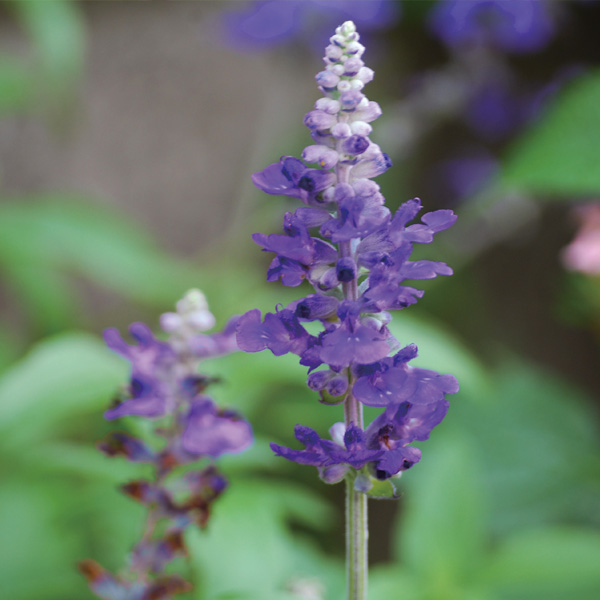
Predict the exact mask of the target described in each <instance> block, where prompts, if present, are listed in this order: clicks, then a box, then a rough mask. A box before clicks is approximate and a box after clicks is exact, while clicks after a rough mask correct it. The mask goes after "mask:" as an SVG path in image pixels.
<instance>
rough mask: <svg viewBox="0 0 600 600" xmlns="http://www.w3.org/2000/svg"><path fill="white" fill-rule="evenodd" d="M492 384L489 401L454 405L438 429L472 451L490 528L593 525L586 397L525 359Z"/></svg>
mask: <svg viewBox="0 0 600 600" xmlns="http://www.w3.org/2000/svg"><path fill="white" fill-rule="evenodd" d="M495 379H496V384H495V389H494V393H493V394H491V395H490V396H489V397H488V398H487V402H485V403H471V402H461V403H456V405H453V407H452V409H451V412H450V415H449V416H448V418H447V419H446V420H445V421H444V423H443V424H442V425H441V426H440V427H449V428H452V429H453V430H454V431H455V432H456V434H457V435H462V436H464V437H466V438H470V439H471V440H472V443H473V445H474V447H476V448H477V454H478V457H479V459H480V460H481V462H482V464H483V465H485V469H483V471H482V473H481V485H482V486H483V487H484V488H485V489H486V491H487V494H488V499H489V504H490V517H491V519H492V526H493V531H494V532H497V533H500V532H506V531H509V530H516V529H518V528H522V527H523V526H526V525H528V526H533V525H536V524H541V523H549V522H552V521H553V520H558V521H560V520H564V519H573V518H575V519H579V520H580V519H582V518H583V519H587V520H589V519H594V518H595V519H596V520H597V509H596V508H594V507H597V506H598V503H599V502H600V490H599V487H598V484H597V482H598V461H597V458H596V457H597V456H599V455H600V448H599V444H598V439H597V427H596V425H595V419H594V416H593V412H592V411H591V409H590V406H591V402H590V399H589V398H587V397H586V396H585V395H584V394H583V393H582V392H581V391H580V390H578V389H577V387H576V386H575V385H573V384H572V383H569V382H566V381H563V380H561V379H560V378H559V377H557V376H556V375H554V374H550V373H548V372H544V371H542V370H539V369H537V368H535V367H533V366H532V365H529V364H527V363H526V362H524V361H519V362H516V361H506V362H505V363H504V364H503V366H502V367H501V368H500V369H499V370H498V372H497V374H496V377H495ZM419 467H420V465H419Z"/></svg>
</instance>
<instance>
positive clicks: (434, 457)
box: [395, 431, 485, 597]
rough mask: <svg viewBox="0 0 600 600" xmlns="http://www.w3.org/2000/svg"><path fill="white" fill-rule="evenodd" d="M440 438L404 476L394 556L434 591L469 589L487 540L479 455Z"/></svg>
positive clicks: (457, 440)
mask: <svg viewBox="0 0 600 600" xmlns="http://www.w3.org/2000/svg"><path fill="white" fill-rule="evenodd" d="M440 433H441V432H438V434H437V437H436V439H435V442H436V443H435V445H433V447H432V442H428V444H429V445H428V446H427V450H426V453H425V452H424V460H423V461H422V462H421V463H419V464H418V465H416V466H415V468H414V470H412V469H411V471H409V472H408V473H406V474H405V478H406V482H407V483H408V486H407V487H408V491H407V493H406V508H405V510H404V512H403V518H402V519H401V521H400V523H399V527H398V528H397V529H396V533H395V539H396V553H397V554H399V555H400V556H402V557H403V559H404V564H405V565H406V566H407V567H408V568H410V570H411V571H412V572H413V573H414V574H415V575H416V576H418V578H419V580H420V585H423V586H424V589H430V590H442V589H446V588H447V589H460V588H461V587H462V586H463V585H464V584H465V583H467V582H468V581H469V578H470V576H471V573H473V572H474V571H476V570H477V568H478V565H479V563H480V562H481V559H482V550H483V547H484V536H485V530H484V506H483V502H482V498H481V497H480V496H481V490H480V487H479V485H478V483H477V477H478V469H477V468H476V463H475V461H474V454H475V452H474V450H473V448H471V447H470V446H469V445H468V444H467V443H466V442H465V441H464V440H463V439H461V438H460V437H459V436H456V435H452V434H450V433H448V432H447V431H446V432H445V435H440ZM449 597H453V596H449Z"/></svg>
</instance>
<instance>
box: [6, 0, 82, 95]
mask: <svg viewBox="0 0 600 600" xmlns="http://www.w3.org/2000/svg"><path fill="white" fill-rule="evenodd" d="M12 8H13V10H15V12H16V14H17V17H18V18H19V20H20V21H21V22H22V24H23V26H24V27H25V29H26V30H27V32H28V33H29V35H30V36H31V40H32V42H33V45H34V48H35V50H36V54H37V59H38V62H39V65H40V66H41V69H42V70H41V73H42V77H43V83H44V84H45V85H46V86H51V89H50V91H57V89H58V90H60V88H64V87H65V86H70V85H71V84H72V83H73V81H74V80H75V78H76V77H77V76H78V75H79V74H80V73H81V70H82V67H83V57H84V51H85V28H84V22H83V15H82V13H81V11H80V9H79V7H78V6H77V4H76V3H74V2H68V1H64V0H53V1H52V2H47V1H42V0H33V1H30V2H13V3H12ZM46 91H48V89H47V88H46Z"/></svg>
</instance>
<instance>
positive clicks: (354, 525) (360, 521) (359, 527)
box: [346, 477, 369, 600]
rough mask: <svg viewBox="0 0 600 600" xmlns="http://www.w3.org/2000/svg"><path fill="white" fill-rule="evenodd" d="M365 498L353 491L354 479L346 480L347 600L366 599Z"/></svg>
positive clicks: (367, 533)
mask: <svg viewBox="0 0 600 600" xmlns="http://www.w3.org/2000/svg"><path fill="white" fill-rule="evenodd" d="M368 537H369V532H368V528H367V496H366V494H363V493H362V492H356V491H355V490H354V477H348V478H347V479H346V578H347V590H348V596H347V599H348V600H366V598H367V575H368V565H367V554H368V551H367V540H368Z"/></svg>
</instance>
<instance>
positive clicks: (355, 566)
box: [335, 144, 369, 600]
mask: <svg viewBox="0 0 600 600" xmlns="http://www.w3.org/2000/svg"><path fill="white" fill-rule="evenodd" d="M338 145H339V144H338ZM338 149H339V148H338ZM335 172H336V176H337V180H338V183H347V182H348V167H346V166H342V165H338V166H337V167H336V169H335ZM338 255H339V256H340V258H344V257H349V256H352V246H351V242H340V244H339V251H338ZM342 290H343V292H344V298H345V299H346V300H357V299H358V278H357V277H356V278H355V279H353V280H352V281H349V282H347V283H343V284H342ZM353 383H354V376H353V375H350V392H349V393H348V395H347V396H346V400H345V401H344V421H345V423H346V427H349V425H350V424H351V423H353V424H354V425H355V426H356V427H360V428H361V429H363V414H362V405H361V404H360V402H358V400H357V399H356V398H355V397H354V394H353V393H352V385H353ZM354 479H355V478H354V477H348V478H347V479H346V582H347V583H346V588H347V600H366V598H367V576H368V538H369V526H368V519H367V496H366V495H365V494H363V493H362V492H357V491H356V490H355V489H354Z"/></svg>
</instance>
